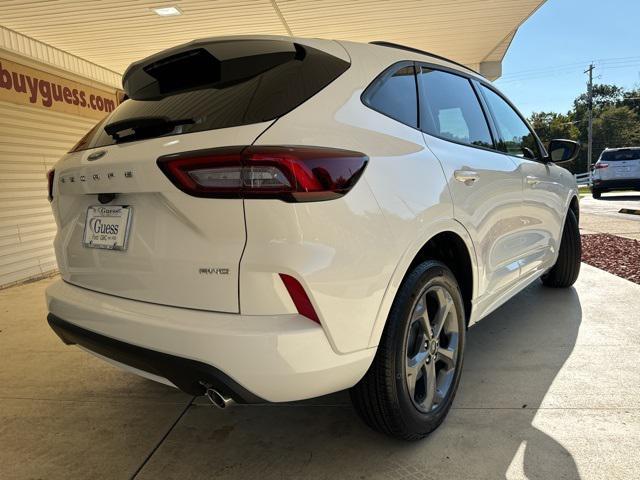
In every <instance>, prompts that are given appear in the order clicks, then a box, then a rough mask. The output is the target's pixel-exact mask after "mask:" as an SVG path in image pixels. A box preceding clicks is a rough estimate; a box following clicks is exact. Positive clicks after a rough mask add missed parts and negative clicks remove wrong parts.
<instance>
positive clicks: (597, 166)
mask: <svg viewBox="0 0 640 480" xmlns="http://www.w3.org/2000/svg"><path fill="white" fill-rule="evenodd" d="M608 166H609V164H608V163H600V162H598V163H596V164H595V168H607V167H608Z"/></svg>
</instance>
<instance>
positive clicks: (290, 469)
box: [138, 282, 582, 479]
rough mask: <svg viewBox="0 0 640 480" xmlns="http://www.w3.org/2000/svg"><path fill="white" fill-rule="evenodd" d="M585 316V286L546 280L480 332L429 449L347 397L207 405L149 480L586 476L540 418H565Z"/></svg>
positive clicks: (476, 329)
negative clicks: (565, 391)
mask: <svg viewBox="0 0 640 480" xmlns="http://www.w3.org/2000/svg"><path fill="white" fill-rule="evenodd" d="M581 318H582V310H581V306H580V301H579V299H578V295H577V293H576V291H575V290H574V289H563V290H556V289H547V288H544V287H542V286H541V285H540V283H539V282H535V284H534V285H532V286H530V287H529V288H527V289H526V290H525V291H523V292H522V293H520V294H519V295H517V296H516V297H515V298H513V299H512V300H511V301H509V302H508V303H507V304H505V305H504V306H502V307H501V308H500V309H498V310H497V311H496V312H494V313H493V314H491V315H490V316H489V317H487V318H485V319H484V320H482V321H481V322H479V323H477V324H475V325H473V326H471V327H470V329H469V331H468V338H467V352H466V357H465V367H464V373H463V376H462V383H461V386H460V391H459V392H458V396H457V398H456V400H455V402H454V406H453V409H452V411H451V412H450V414H449V416H448V417H447V419H446V420H445V422H444V423H443V424H442V426H441V427H440V428H439V429H438V430H437V431H436V432H434V433H433V434H431V435H430V436H429V437H428V438H426V439H424V440H422V441H419V442H414V443H407V442H402V441H398V440H394V439H391V438H387V437H385V436H384V435H381V434H378V433H375V432H373V431H371V430H369V429H368V428H367V427H365V426H364V425H363V424H362V422H361V421H360V420H359V419H358V418H357V416H356V414H355V413H354V411H353V409H352V408H351V406H350V403H349V399H348V395H347V393H346V392H340V393H337V394H334V395H329V396H326V397H322V398H318V399H312V400H307V401H303V402H295V403H291V404H273V405H264V406H237V407H235V408H232V409H227V410H224V411H220V410H217V409H214V408H212V407H210V406H209V405H207V403H206V402H205V401H204V400H203V399H198V400H197V401H196V402H194V404H193V405H192V407H191V408H190V409H189V410H188V411H187V413H186V414H185V415H184V416H183V417H182V419H181V420H180V422H178V423H177V425H176V426H175V428H174V429H173V430H172V431H171V434H170V435H168V437H167V438H166V440H165V441H164V442H163V443H162V445H161V446H160V447H159V448H158V450H157V451H156V453H155V454H154V455H153V456H152V458H151V459H150V460H149V462H148V463H147V464H146V465H145V466H144V468H143V469H142V470H141V472H140V475H139V476H138V478H154V477H158V476H161V477H165V478H167V477H168V478H202V477H208V478H210V477H212V476H213V477H215V478H261V479H270V478H278V479H281V478H340V479H364V478H367V479H370V478H412V479H414V478H415V479H420V478H442V477H443V475H446V476H447V477H448V478H474V479H480V478H483V479H484V478H486V479H497V478H505V476H507V477H509V478H512V477H517V478H522V477H525V476H526V478H528V479H550V478H568V479H573V478H579V474H578V470H577V467H576V464H575V461H574V460H573V458H572V456H571V454H570V453H569V452H568V451H567V450H566V449H565V448H564V447H563V446H562V445H561V444H560V443H559V442H558V441H556V440H555V439H554V438H552V437H551V436H550V435H548V434H547V433H545V432H544V431H542V430H541V429H540V428H538V427H536V416H537V415H539V413H540V412H545V413H544V415H547V413H546V412H550V415H552V417H551V418H552V419H553V415H558V413H557V412H562V409H561V408H560V409H557V410H556V409H544V410H539V409H538V408H539V407H540V406H541V405H545V406H547V407H548V406H551V405H553V406H556V407H561V406H562V405H560V404H559V402H560V397H561V395H560V396H557V395H556V396H554V395H553V394H550V395H548V392H549V389H550V386H551V385H552V383H553V382H554V379H555V378H556V376H557V374H558V372H559V371H561V369H562V367H563V365H564V364H565V361H566V360H567V358H568V357H569V355H570V354H571V352H572V350H573V346H574V344H575V341H576V337H577V335H578V329H579V326H580V322H581ZM549 396H550V397H552V398H546V397H549ZM554 402H555V403H554ZM557 419H558V421H560V417H559V416H558V417H557ZM545 421H546V422H548V421H549V420H548V419H546V420H545ZM552 421H553V420H552Z"/></svg>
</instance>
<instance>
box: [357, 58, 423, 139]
mask: <svg viewBox="0 0 640 480" xmlns="http://www.w3.org/2000/svg"><path fill="white" fill-rule="evenodd" d="M362 100H363V101H364V103H365V105H367V106H369V107H371V108H373V109H374V110H376V111H378V112H380V113H382V114H384V115H386V116H388V117H391V118H393V119H395V120H398V121H399V122H402V123H404V124H406V125H409V126H411V127H413V128H417V127H418V93H417V89H416V76H415V72H414V69H413V65H410V66H406V67H400V68H396V69H393V68H392V69H390V70H388V71H387V72H385V73H384V74H383V75H382V77H380V78H378V79H376V80H375V81H374V83H372V84H371V86H369V87H368V88H367V89H366V91H365V92H364V95H363V96H362Z"/></svg>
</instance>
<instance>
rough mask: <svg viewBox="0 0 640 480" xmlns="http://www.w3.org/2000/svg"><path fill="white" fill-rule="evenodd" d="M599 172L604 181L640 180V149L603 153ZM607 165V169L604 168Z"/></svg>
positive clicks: (624, 149)
mask: <svg viewBox="0 0 640 480" xmlns="http://www.w3.org/2000/svg"><path fill="white" fill-rule="evenodd" d="M598 163H599V164H600V165H599V166H598V167H597V172H598V173H599V174H600V178H601V179H602V180H630V179H639V178H640V148H620V149H616V150H608V151H604V152H602V155H601V157H600V160H599V162H598ZM604 165H606V167H604Z"/></svg>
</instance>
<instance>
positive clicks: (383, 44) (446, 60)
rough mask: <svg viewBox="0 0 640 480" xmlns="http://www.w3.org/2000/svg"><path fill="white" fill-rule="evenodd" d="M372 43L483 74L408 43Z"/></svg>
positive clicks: (372, 43)
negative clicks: (426, 56) (409, 45)
mask: <svg viewBox="0 0 640 480" xmlns="http://www.w3.org/2000/svg"><path fill="white" fill-rule="evenodd" d="M369 43H370V44H371V45H379V46H381V47H389V48H397V49H399V50H406V51H408V52H413V53H421V54H423V55H429V56H430V57H433V58H437V59H438V60H444V61H445V62H449V63H453V64H454V65H457V66H459V67H462V68H466V69H467V70H470V71H472V72H473V73H475V74H477V75H480V76H483V75H482V74H481V73H479V72H476V71H475V70H474V69H473V68H469V67H467V66H466V65H464V64H462V63H460V62H456V61H454V60H451V59H449V58H447V57H443V56H442V55H436V54H435V53H431V52H425V51H424V50H420V49H418V48H413V47H407V46H406V45H400V44H399V43H393V42H385V41H377V40H376V41H375V42H369Z"/></svg>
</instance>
